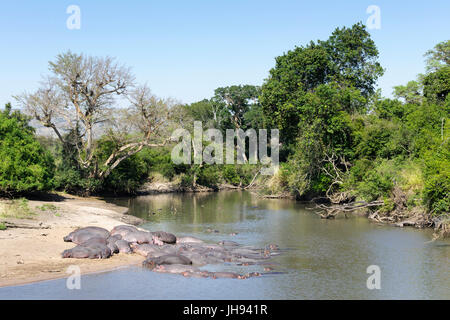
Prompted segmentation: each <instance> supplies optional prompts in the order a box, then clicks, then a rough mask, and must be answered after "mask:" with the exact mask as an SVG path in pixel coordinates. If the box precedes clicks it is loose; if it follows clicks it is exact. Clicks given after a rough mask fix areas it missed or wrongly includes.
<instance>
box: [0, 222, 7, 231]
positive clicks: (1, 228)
mask: <svg viewBox="0 0 450 320" xmlns="http://www.w3.org/2000/svg"><path fill="white" fill-rule="evenodd" d="M3 230H6V225H5V224H4V223H0V231H3Z"/></svg>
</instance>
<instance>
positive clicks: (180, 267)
mask: <svg viewBox="0 0 450 320" xmlns="http://www.w3.org/2000/svg"><path fill="white" fill-rule="evenodd" d="M153 271H155V272H165V273H184V272H189V273H195V272H197V271H198V269H197V268H195V267H193V266H189V265H184V264H171V265H158V266H155V268H153Z"/></svg>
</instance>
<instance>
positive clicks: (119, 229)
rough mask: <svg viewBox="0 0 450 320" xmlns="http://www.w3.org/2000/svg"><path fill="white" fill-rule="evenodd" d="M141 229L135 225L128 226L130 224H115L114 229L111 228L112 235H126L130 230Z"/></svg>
mask: <svg viewBox="0 0 450 320" xmlns="http://www.w3.org/2000/svg"><path fill="white" fill-rule="evenodd" d="M136 231H139V230H138V229H137V228H136V227H134V226H128V225H120V226H115V227H114V228H113V229H112V230H111V235H117V234H119V235H120V236H122V237H123V236H124V235H126V234H127V233H129V232H136Z"/></svg>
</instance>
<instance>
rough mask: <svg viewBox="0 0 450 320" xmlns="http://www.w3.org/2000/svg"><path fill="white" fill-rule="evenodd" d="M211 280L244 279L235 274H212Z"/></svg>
mask: <svg viewBox="0 0 450 320" xmlns="http://www.w3.org/2000/svg"><path fill="white" fill-rule="evenodd" d="M212 278H213V279H217V278H230V279H244V276H242V275H240V274H238V273H235V272H213V273H212Z"/></svg>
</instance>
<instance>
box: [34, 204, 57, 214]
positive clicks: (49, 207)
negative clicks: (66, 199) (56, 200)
mask: <svg viewBox="0 0 450 320" xmlns="http://www.w3.org/2000/svg"><path fill="white" fill-rule="evenodd" d="M37 208H38V209H40V210H41V211H52V212H56V211H58V207H57V206H55V205H53V204H43V205H42V206H40V207H37Z"/></svg>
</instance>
